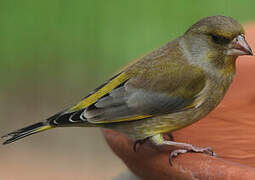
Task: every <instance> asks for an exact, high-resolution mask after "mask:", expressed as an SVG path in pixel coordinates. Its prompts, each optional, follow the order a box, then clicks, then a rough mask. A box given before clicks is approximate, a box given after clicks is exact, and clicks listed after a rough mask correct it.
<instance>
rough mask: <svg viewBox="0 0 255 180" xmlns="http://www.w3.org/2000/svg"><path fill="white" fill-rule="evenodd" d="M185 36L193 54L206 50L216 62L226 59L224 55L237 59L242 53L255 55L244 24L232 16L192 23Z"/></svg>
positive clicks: (214, 17) (215, 17)
mask: <svg viewBox="0 0 255 180" xmlns="http://www.w3.org/2000/svg"><path fill="white" fill-rule="evenodd" d="M184 38H185V39H186V40H187V45H188V46H189V48H190V50H191V51H192V53H193V54H201V52H205V53H206V55H207V56H208V58H209V59H212V60H215V61H216V63H219V62H217V61H221V60H222V59H226V58H222V57H231V59H236V57H237V56H241V55H253V52H252V50H251V48H250V46H249V45H248V43H247V42H246V40H245V33H244V29H243V27H242V25H241V24H239V23H238V22H237V21H236V20H235V19H233V18H231V17H226V16H211V17H206V18H204V19H202V20H200V21H199V22H197V23H195V24H194V25H192V26H191V27H190V28H189V29H188V30H187V31H186V33H185V34H184Z"/></svg>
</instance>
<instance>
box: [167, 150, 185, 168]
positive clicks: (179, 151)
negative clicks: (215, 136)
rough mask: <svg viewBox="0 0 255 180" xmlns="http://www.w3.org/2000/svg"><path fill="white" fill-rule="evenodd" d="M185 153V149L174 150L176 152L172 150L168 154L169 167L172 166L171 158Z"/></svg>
mask: <svg viewBox="0 0 255 180" xmlns="http://www.w3.org/2000/svg"><path fill="white" fill-rule="evenodd" d="M187 152H188V150H186V149H176V150H173V151H172V152H171V153H170V156H169V164H170V166H173V163H172V160H173V158H175V157H177V156H178V155H179V154H185V153H187Z"/></svg>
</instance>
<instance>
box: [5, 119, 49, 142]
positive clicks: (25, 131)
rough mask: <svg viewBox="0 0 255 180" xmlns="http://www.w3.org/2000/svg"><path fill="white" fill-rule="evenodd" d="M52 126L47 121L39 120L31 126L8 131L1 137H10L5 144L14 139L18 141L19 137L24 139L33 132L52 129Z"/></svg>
mask: <svg viewBox="0 0 255 180" xmlns="http://www.w3.org/2000/svg"><path fill="white" fill-rule="evenodd" d="M51 128H52V126H50V125H48V123H47V122H39V123H36V124H33V125H30V126H27V127H25V128H22V129H19V130H17V131H14V132H11V133H8V134H6V135H4V136H2V137H1V138H8V137H9V139H7V140H6V141H4V142H3V145H5V144H10V143H12V142H14V141H17V140H19V139H22V138H24V137H26V136H30V135H32V134H35V133H38V132H41V131H44V130H47V129H51Z"/></svg>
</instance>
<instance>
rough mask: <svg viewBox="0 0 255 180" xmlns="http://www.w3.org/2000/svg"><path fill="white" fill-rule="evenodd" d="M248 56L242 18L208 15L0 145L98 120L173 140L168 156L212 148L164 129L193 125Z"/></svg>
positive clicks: (135, 134)
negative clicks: (175, 138)
mask: <svg viewBox="0 0 255 180" xmlns="http://www.w3.org/2000/svg"><path fill="white" fill-rule="evenodd" d="M241 55H253V52H252V50H251V48H250V46H249V44H248V43H247V41H246V40H245V32H244V28H243V27H242V25H241V24H240V23H239V22H238V21H237V20H235V19H234V18H232V17H227V16H220V15H218V16H209V17H205V18H202V19H201V20H199V21H198V22H196V23H195V24H193V25H191V27H189V28H188V29H187V30H186V32H184V34H183V35H182V36H180V37H178V38H176V39H175V40H172V41H170V42H168V43H166V44H165V45H163V46H162V47H160V48H158V49H156V50H154V51H152V52H151V53H149V54H147V55H145V56H143V57H141V58H139V59H138V60H135V61H134V62H133V63H131V64H129V65H128V66H126V67H124V68H123V69H122V70H121V71H119V72H118V73H116V74H115V75H114V76H113V77H112V78H110V79H109V80H107V81H105V83H103V84H102V85H101V86H99V87H98V88H96V89H95V90H94V91H92V92H91V93H89V94H88V95H87V96H86V97H85V98H83V99H82V100H81V101H79V102H78V103H77V104H75V105H73V106H70V107H68V108H66V109H65V110H63V111H61V112H59V113H57V114H55V115H53V116H51V117H49V118H48V119H46V120H44V121H41V122H38V123H35V124H33V125H30V126H27V127H25V128H22V129H19V130H17V131H14V132H11V133H8V134H6V135H4V136H3V137H2V138H7V139H5V141H4V142H3V144H4V145H5V144H10V143H12V142H14V141H17V140H19V139H22V138H24V137H27V136H29V135H32V134H36V133H39V132H42V131H46V130H49V129H54V128H58V127H99V128H108V129H112V130H115V131H118V132H120V133H123V134H126V135H127V136H128V137H129V138H131V139H133V140H134V142H135V143H134V150H136V144H137V143H140V142H143V141H144V140H149V141H151V142H152V144H154V145H155V146H156V147H164V146H165V147H172V148H174V150H173V151H171V153H170V156H169V163H170V164H172V163H171V161H172V158H173V157H176V156H178V155H179V154H182V153H187V152H198V153H206V154H209V155H212V156H215V155H216V153H214V151H213V149H212V148H211V147H198V146H195V145H192V144H188V143H185V142H175V141H173V139H171V140H166V138H164V134H169V133H172V132H174V131H176V130H179V129H181V128H184V127H186V126H188V125H191V124H192V123H194V122H197V121H198V120H200V119H202V118H203V117H205V116H206V115H207V114H209V113H210V112H211V111H212V110H213V109H214V108H215V107H216V106H217V105H218V104H219V103H220V102H221V100H222V99H223V97H224V95H225V94H226V92H227V90H228V88H229V86H230V84H231V83H232V81H233V78H234V75H235V71H236V59H237V57H238V56H241Z"/></svg>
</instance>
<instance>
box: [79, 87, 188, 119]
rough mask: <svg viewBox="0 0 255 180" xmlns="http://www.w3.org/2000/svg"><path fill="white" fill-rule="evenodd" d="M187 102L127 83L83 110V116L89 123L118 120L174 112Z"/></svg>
mask: <svg viewBox="0 0 255 180" xmlns="http://www.w3.org/2000/svg"><path fill="white" fill-rule="evenodd" d="M189 103H190V101H189V100H185V99H183V98H180V97H170V96H168V95H166V94H160V93H155V92H148V91H146V90H144V89H138V88H135V87H132V86H131V85H129V84H128V83H126V84H123V86H121V87H118V88H117V89H114V90H113V91H112V92H110V93H109V94H108V95H107V96H105V97H103V98H101V99H99V100H98V101H97V102H96V103H95V104H93V105H92V106H90V107H88V108H86V109H85V111H84V113H83V116H84V117H85V118H86V119H87V120H88V121H89V122H90V123H100V121H104V122H105V121H107V120H109V122H110V121H112V120H118V119H122V118H129V117H135V116H139V115H155V114H164V113H171V112H176V111H178V110H180V109H182V108H184V107H185V106H186V105H187V104H189Z"/></svg>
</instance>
